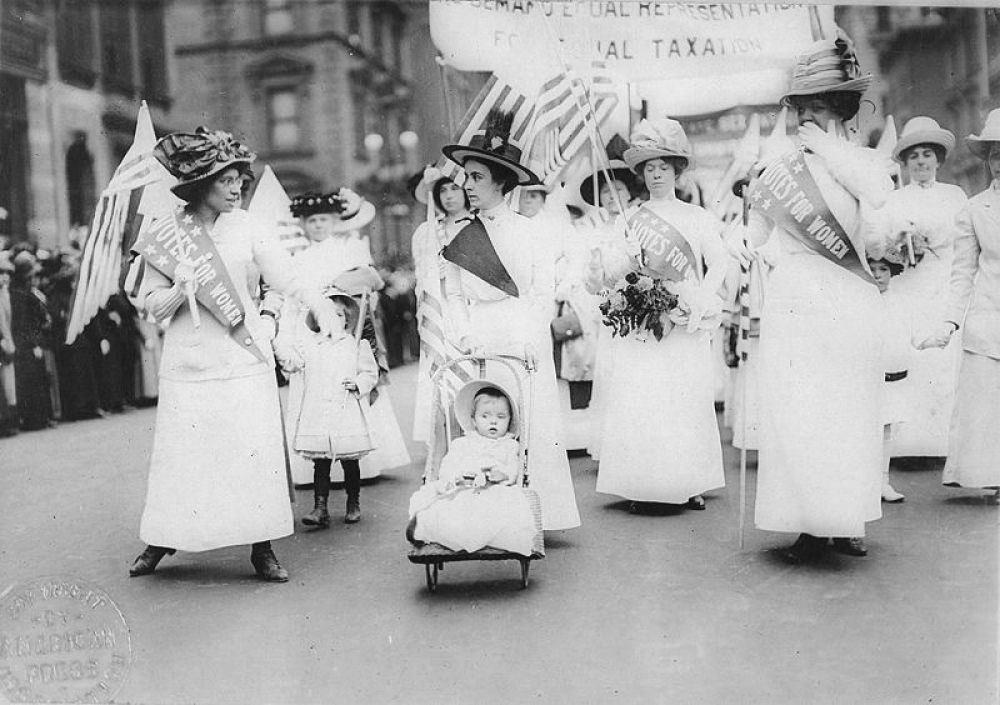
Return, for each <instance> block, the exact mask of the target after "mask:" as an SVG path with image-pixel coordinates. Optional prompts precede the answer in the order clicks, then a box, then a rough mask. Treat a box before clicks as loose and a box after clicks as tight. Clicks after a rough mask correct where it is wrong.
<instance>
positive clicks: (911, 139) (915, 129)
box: [892, 115, 955, 162]
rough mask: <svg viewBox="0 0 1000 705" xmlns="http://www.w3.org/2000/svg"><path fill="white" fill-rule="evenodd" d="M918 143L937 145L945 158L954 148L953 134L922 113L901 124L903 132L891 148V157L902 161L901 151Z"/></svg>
mask: <svg viewBox="0 0 1000 705" xmlns="http://www.w3.org/2000/svg"><path fill="white" fill-rule="evenodd" d="M918 144H932V145H937V146H938V147H940V148H941V149H943V150H944V156H945V158H947V157H948V153H949V152H951V150H953V149H955V135H954V134H952V133H951V132H949V131H948V130H945V129H944V128H942V127H941V126H940V125H938V123H937V120H935V119H934V118H930V117H925V116H923V115H921V116H919V117H915V118H911V119H910V120H908V121H907V123H906V125H904V126H903V134H902V135H900V137H899V141H898V142H896V146H895V148H894V149H893V150H892V158H893V159H895V160H896V161H898V162H901V161H903V158H902V155H903V152H905V151H906V150H908V149H910V148H911V147H916V146H917V145H918Z"/></svg>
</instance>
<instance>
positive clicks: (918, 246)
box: [885, 220, 933, 267]
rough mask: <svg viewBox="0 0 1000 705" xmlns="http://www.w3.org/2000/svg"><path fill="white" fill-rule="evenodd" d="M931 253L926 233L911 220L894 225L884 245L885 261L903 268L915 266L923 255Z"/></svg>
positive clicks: (931, 249)
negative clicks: (898, 264) (897, 263)
mask: <svg viewBox="0 0 1000 705" xmlns="http://www.w3.org/2000/svg"><path fill="white" fill-rule="evenodd" d="M932 251H933V248H932V247H931V243H930V239H929V238H928V237H927V233H926V232H924V231H923V230H921V229H920V228H918V227H917V226H916V224H914V222H913V221H912V220H904V221H901V222H896V223H894V224H893V227H892V233H891V235H890V236H889V239H888V242H886V243H885V255H886V259H888V260H889V261H890V262H899V263H900V264H902V265H903V266H904V267H915V266H917V264H918V263H919V262H920V260H922V259H923V258H924V255H925V254H927V253H928V252H932Z"/></svg>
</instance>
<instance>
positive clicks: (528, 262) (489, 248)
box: [443, 113, 580, 529]
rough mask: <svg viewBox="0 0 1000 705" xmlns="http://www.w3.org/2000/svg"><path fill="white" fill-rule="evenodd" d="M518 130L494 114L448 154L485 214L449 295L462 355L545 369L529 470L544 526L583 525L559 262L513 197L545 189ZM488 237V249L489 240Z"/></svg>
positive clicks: (459, 238)
mask: <svg viewBox="0 0 1000 705" xmlns="http://www.w3.org/2000/svg"><path fill="white" fill-rule="evenodd" d="M510 126H511V116H509V115H503V114H497V113H494V114H492V115H491V116H490V120H489V122H488V125H487V128H486V130H485V131H484V132H480V133H477V134H475V135H473V137H472V139H471V140H470V143H469V144H468V145H461V144H455V145H449V146H446V147H445V148H444V150H443V151H444V154H445V156H446V157H448V158H449V159H451V160H452V161H454V162H455V163H457V164H459V165H461V166H462V167H463V168H464V169H465V175H466V180H465V191H466V193H467V194H468V196H469V202H470V204H471V206H472V208H474V209H476V210H477V213H476V217H475V219H474V221H473V222H472V223H470V224H469V225H468V226H466V227H465V228H463V229H462V231H461V232H459V233H458V234H457V235H456V236H455V238H454V239H453V240H452V243H451V244H450V245H449V246H448V247H447V248H445V250H444V256H445V259H448V260H449V263H448V264H447V265H446V271H445V288H446V293H447V297H448V301H449V303H450V309H451V314H452V322H453V323H454V326H455V328H456V335H457V337H458V339H459V340H458V346H459V347H460V348H462V349H465V350H470V351H485V352H490V353H496V352H506V353H513V354H517V355H526V354H527V355H529V356H530V357H533V358H535V361H536V363H537V366H538V372H537V374H536V375H535V380H534V385H535V389H534V398H533V404H532V409H531V418H530V419H529V420H528V422H529V424H530V443H531V450H530V452H529V454H528V463H529V468H528V470H529V473H530V475H531V480H532V487H533V488H534V489H535V490H536V491H537V492H538V495H539V497H540V498H541V502H542V522H543V526H544V528H545V529H570V528H573V527H575V526H579V525H580V514H579V512H578V511H577V507H576V496H575V494H574V491H573V479H572V477H571V476H570V472H569V459H568V458H567V456H566V449H565V447H564V446H563V444H562V437H561V436H562V431H561V428H560V411H559V393H558V388H557V385H556V374H555V363H554V361H553V359H552V355H551V354H550V350H551V342H550V340H551V338H550V332H549V323H550V321H551V308H550V307H551V303H552V300H553V290H552V289H553V282H554V278H555V277H554V272H553V270H552V262H551V261H550V260H551V258H547V257H544V256H539V254H538V253H537V251H536V244H537V243H538V242H539V241H541V239H542V238H541V236H540V235H539V234H538V233H536V232H535V230H534V228H533V227H532V225H531V222H530V221H529V220H528V219H526V218H524V217H523V216H520V215H518V214H516V213H514V212H513V211H512V210H510V208H509V207H508V206H507V203H506V201H505V200H504V197H505V196H506V195H507V194H508V193H510V192H511V191H512V190H513V189H514V187H516V186H529V185H533V184H537V183H539V181H538V177H537V176H536V175H535V174H534V173H532V172H531V171H530V170H529V169H528V168H526V167H524V166H523V165H522V164H521V162H520V160H521V150H520V149H519V148H517V147H516V146H515V145H513V144H511V142H510V140H509V137H510ZM484 232H485V236H486V237H487V238H488V242H484V241H483V237H482V234H483V233H484ZM466 236H468V237H466ZM459 243H461V245H459ZM467 243H468V244H469V245H470V249H468V250H466V251H465V252H464V253H463V252H461V251H460V249H459V248H460V247H464V246H465V245H466V244H467ZM456 259H457V260H461V261H465V262H470V261H471V262H473V263H474V264H475V263H479V264H483V265H488V266H486V267H484V268H476V267H473V268H476V269H477V271H478V273H474V272H473V271H470V269H469V268H462V267H459V266H458V265H456V264H452V262H454V261H455V260H456ZM497 381H501V380H497Z"/></svg>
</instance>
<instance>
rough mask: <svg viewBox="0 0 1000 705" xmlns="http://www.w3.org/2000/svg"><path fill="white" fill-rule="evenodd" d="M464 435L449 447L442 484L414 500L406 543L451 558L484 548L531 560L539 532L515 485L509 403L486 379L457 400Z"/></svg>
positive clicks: (516, 450)
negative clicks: (440, 549) (428, 546)
mask: <svg viewBox="0 0 1000 705" xmlns="http://www.w3.org/2000/svg"><path fill="white" fill-rule="evenodd" d="M455 416H456V418H457V419H458V422H459V424H460V425H461V426H462V428H463V429H464V430H465V435H464V436H461V437H459V438H456V439H455V440H454V441H452V443H451V447H450V448H449V449H448V453H447V454H446V455H445V456H444V458H443V459H442V460H441V467H440V468H439V471H438V479H437V480H436V481H434V482H428V483H426V484H425V485H424V486H423V487H421V488H420V489H419V490H418V491H417V492H416V493H414V495H413V497H411V498H410V527H409V529H408V530H407V537H408V538H409V539H410V540H411V541H413V542H414V543H421V542H424V543H427V542H433V543H439V544H441V545H442V546H445V547H447V548H450V549H452V550H453V551H459V550H465V551H477V550H479V549H481V548H484V547H486V546H492V547H493V548H499V549H502V550H505V551H511V552H513V553H520V554H521V555H524V556H530V555H531V550H532V545H533V543H534V538H535V533H536V531H537V528H536V526H535V520H534V517H533V515H532V512H531V507H530V505H529V504H528V500H527V498H526V497H525V494H524V492H522V491H521V488H520V487H519V486H518V485H519V483H520V480H521V453H520V447H519V445H518V441H517V439H516V438H515V434H516V432H517V417H516V415H515V410H514V405H513V404H511V400H510V397H509V396H508V395H507V393H506V392H504V391H503V390H502V389H501V388H500V387H498V386H496V385H494V384H492V383H491V382H487V381H484V380H478V381H475V382H470V383H469V384H467V385H466V386H465V387H463V388H462V390H461V391H460V392H459V394H458V396H457V398H456V400H455Z"/></svg>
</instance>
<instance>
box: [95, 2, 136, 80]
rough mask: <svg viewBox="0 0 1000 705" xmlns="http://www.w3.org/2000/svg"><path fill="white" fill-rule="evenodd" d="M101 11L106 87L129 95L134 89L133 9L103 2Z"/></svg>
mask: <svg viewBox="0 0 1000 705" xmlns="http://www.w3.org/2000/svg"><path fill="white" fill-rule="evenodd" d="M98 7H99V8H100V13H101V17H100V23H101V24H100V27H101V72H102V73H103V76H104V83H105V86H107V87H108V88H113V89H117V90H120V91H124V92H126V93H130V94H131V93H132V92H133V90H134V89H135V79H134V78H133V75H132V57H133V56H134V52H133V47H132V24H131V22H130V19H129V15H130V13H131V9H132V6H131V5H130V4H125V5H120V4H117V3H110V2H103V3H100V5H98Z"/></svg>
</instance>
